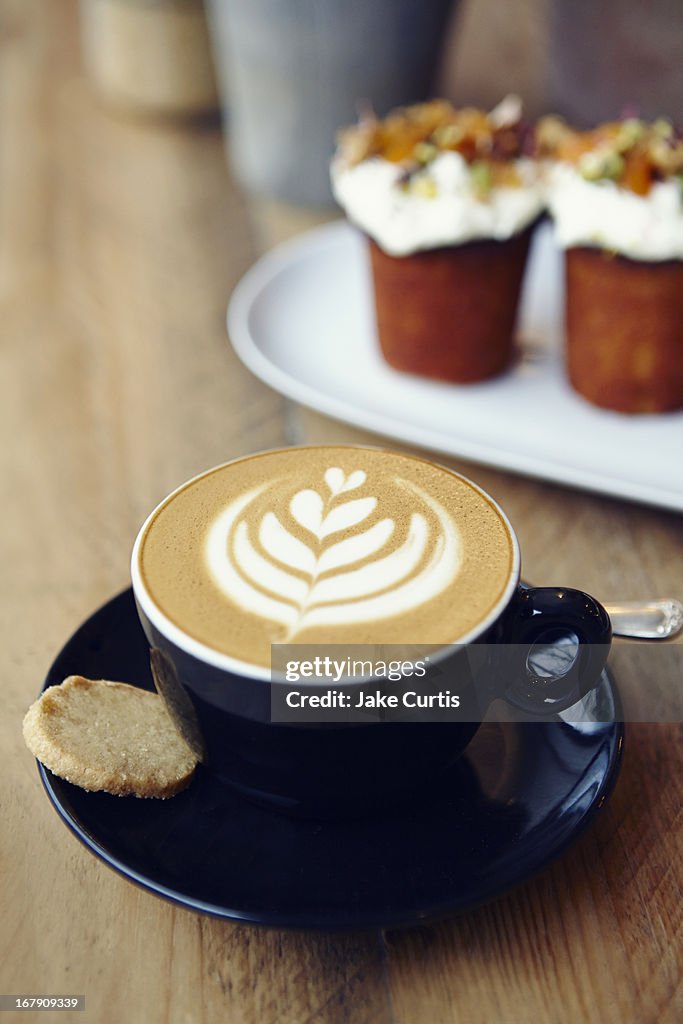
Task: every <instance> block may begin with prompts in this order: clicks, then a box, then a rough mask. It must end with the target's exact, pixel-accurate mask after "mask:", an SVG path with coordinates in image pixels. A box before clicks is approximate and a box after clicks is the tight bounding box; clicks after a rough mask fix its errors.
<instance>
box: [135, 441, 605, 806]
mask: <svg viewBox="0 0 683 1024" xmlns="http://www.w3.org/2000/svg"><path fill="white" fill-rule="evenodd" d="M131 573H132V580H133V590H134V593H135V599H136V603H137V608H138V613H139V616H140V620H141V623H142V626H143V628H144V630H145V633H146V635H147V638H148V641H149V643H150V646H151V647H152V649H153V652H154V658H155V663H156V666H157V671H156V673H155V675H156V677H157V678H158V679H161V680H162V681H163V683H162V685H161V686H160V689H161V691H162V694H163V696H164V697H165V699H166V700H167V703H168V705H169V708H170V710H171V711H172V713H173V714H174V715H175V717H176V720H177V721H179V723H180V725H181V727H182V728H183V730H184V731H185V734H186V736H187V737H188V741H189V742H191V743H192V744H193V745H195V746H196V747H201V749H202V750H203V751H205V754H206V770H208V771H211V772H214V773H216V774H217V775H218V776H219V777H220V778H221V779H223V780H224V781H225V782H226V783H227V784H228V785H230V786H231V787H233V788H234V789H237V790H238V791H239V792H241V793H242V794H244V795H245V796H246V797H248V798H251V799H254V800H257V801H259V802H265V803H267V804H268V805H269V806H271V807H274V808H277V809H280V810H282V811H284V812H288V813H293V814H298V815H307V816H314V817H315V816H320V817H329V816H335V815H337V814H356V813H362V812H365V811H367V810H368V809H371V808H376V807H378V806H383V805H388V804H391V803H395V802H396V801H401V800H404V799H408V798H409V797H410V796H414V795H415V794H416V793H419V792H422V793H427V792H428V791H429V789H430V787H432V786H433V785H435V783H436V781H437V780H438V778H439V777H440V775H441V774H442V773H443V772H444V770H446V769H447V768H448V767H449V766H451V765H452V764H453V763H454V762H455V760H456V759H457V757H458V756H459V755H460V753H461V752H462V751H463V750H464V748H465V747H466V746H467V744H468V743H469V741H470V740H471V739H472V737H473V735H474V733H475V732H476V730H477V728H478V727H479V724H480V722H481V719H482V717H483V715H484V714H485V712H486V709H487V707H488V706H489V705H490V704H491V702H492V701H494V700H495V699H497V698H502V699H503V700H505V701H507V702H508V704H512V705H513V706H514V707H515V708H516V709H517V710H518V711H520V712H522V713H523V714H525V715H531V716H534V717H537V716H548V715H557V713H558V712H560V711H564V710H565V709H567V708H568V707H570V706H571V705H573V704H574V703H576V702H577V701H579V700H580V699H581V697H582V696H583V695H584V694H585V693H586V692H587V691H588V690H589V689H590V688H591V687H594V686H595V685H596V684H597V682H598V680H599V678H600V675H601V673H602V670H603V668H604V665H605V661H606V658H607V653H608V650H609V644H610V639H611V628H610V622H609V617H608V615H607V613H606V612H605V610H604V608H602V606H601V605H600V604H599V603H598V602H597V601H596V600H595V599H594V598H592V597H590V595H588V594H585V593H583V592H582V591H577V590H573V589H568V588H557V587H554V588H547V587H545V588H529V587H525V586H523V585H522V584H521V583H520V552H519V545H518V542H517V539H516V537H515V534H514V531H513V529H512V526H511V525H510V523H509V521H508V519H507V517H506V515H505V513H504V512H503V510H502V509H501V508H500V507H499V506H498V505H497V503H496V502H495V501H494V500H493V499H492V498H491V497H490V496H489V495H488V494H486V493H485V492H484V491H483V490H482V489H481V488H479V487H478V486H477V485H476V484H475V483H473V482H472V481H470V480H468V479H466V478H465V477H463V476H461V475H459V474H457V473H455V472H453V471H451V470H449V469H446V468H444V467H442V466H439V465H436V464H434V463H431V462H428V461H426V460H423V459H419V458H415V457H413V456H408V455H405V454H400V453H396V452H391V451H386V450H383V449H379V448H364V447H357V446H329V445H328V446H311V447H300V448H286V449H281V450H276V451H269V452H261V453H258V454H255V455H252V456H248V457H246V458H240V459H236V460H234V461H232V462H229V463H226V464H224V465H222V466H218V467H216V468H214V469H211V470H208V471H207V472H205V473H202V474H200V475H199V476H197V477H195V478H194V479H192V480H190V481H188V482H187V483H185V484H183V485H182V486H181V487H179V488H178V489H177V490H175V491H173V493H172V494H170V495H169V496H168V497H167V498H166V499H165V500H164V501H162V502H161V504H160V505H159V506H157V508H156V509H154V511H153V512H152V513H151V514H150V516H149V517H148V519H147V520H146V522H145V523H144V524H143V526H142V528H141V530H140V532H139V534H138V537H137V539H136V541H135V545H134V549H133V555H132V563H131ZM568 636H569V637H571V638H573V640H574V641H575V643H576V646H575V653H574V655H573V656H572V658H571V659H570V661H569V663H568V664H566V665H565V667H564V668H563V669H562V670H561V671H560V672H559V673H558V674H556V675H553V674H552V673H550V674H549V673H547V672H539V671H538V670H537V669H535V668H534V667H533V665H534V662H533V659H531V658H530V652H531V651H532V650H533V649H535V648H536V647H538V645H539V644H540V645H545V646H547V645H548V644H550V645H551V646H552V645H553V644H555V643H556V642H560V641H562V639H566V638H567V637H568ZM283 645H284V649H285V650H286V651H288V652H291V651H292V650H294V651H296V650H300V651H302V652H304V653H306V652H309V651H310V650H316V651H323V652H324V651H325V650H327V649H334V650H335V651H338V650H342V651H345V650H353V651H357V650H358V649H359V647H360V648H362V649H363V650H371V649H372V650H380V651H387V650H389V651H392V650H393V649H394V648H395V647H396V648H397V649H398V648H399V647H400V648H401V650H405V649H406V648H410V649H412V650H417V651H418V652H425V651H426V652H428V653H427V654H426V655H425V656H424V658H423V659H422V663H423V665H427V664H428V669H426V670H425V673H423V674H425V675H426V678H425V679H424V680H423V681H421V682H422V684H423V685H422V688H420V687H417V688H416V687H415V680H414V678H413V669H414V664H415V662H414V661H413V662H412V663H410V672H409V671H408V668H407V667H406V666H407V665H408V664H409V663H408V662H406V661H399V662H398V664H399V665H400V666H403V667H402V668H399V670H398V673H397V674H396V675H394V676H393V677H392V686H393V688H394V690H396V688H397V687H398V690H399V691H401V689H403V692H404V694H405V692H410V693H411V694H412V693H417V692H418V690H420V691H421V690H424V687H425V686H426V687H427V688H429V687H430V686H431V687H432V690H433V691H435V690H436V689H437V688H438V691H439V693H441V694H443V693H445V692H448V693H449V694H450V696H449V698H448V699H449V700H451V701H452V700H453V699H454V698H453V695H454V694H455V693H456V691H457V699H458V703H457V705H455V710H453V708H451V709H450V711H451V712H452V713H447V714H445V715H443V714H432V713H429V714H425V713H424V712H423V711H421V710H418V709H417V708H416V699H414V698H411V700H412V705H411V704H410V702H408V703H407V704H404V705H403V706H402V708H401V709H400V711H399V712H398V713H396V714H395V715H393V716H392V715H391V714H385V713H384V712H382V713H380V714H372V713H371V714H367V713H365V708H363V710H359V711H358V712H357V713H355V712H354V710H353V709H355V708H356V707H357V706H358V705H359V704H361V703H362V701H363V699H364V698H362V697H361V696H360V695H361V693H366V692H368V689H370V690H371V691H372V692H374V693H376V694H378V695H380V696H381V695H383V694H385V693H387V692H388V690H389V689H391V687H388V681H387V679H386V678H385V677H384V676H383V675H381V674H378V673H377V672H376V669H375V663H373V662H370V668H369V669H367V670H365V673H364V674H363V673H361V677H360V678H357V677H356V676H355V675H353V674H352V673H351V672H350V671H349V672H347V673H346V674H344V673H343V672H341V673H340V675H339V676H338V677H337V678H336V679H335V680H334V685H330V682H329V680H326V679H325V678H322V679H321V678H315V679H313V680H311V679H309V678H307V679H306V680H305V681H304V682H303V684H302V683H301V682H299V683H298V684H297V693H299V694H301V693H305V694H306V696H307V697H309V696H310V695H311V694H316V693H317V694H318V695H319V694H321V693H334V694H341V697H335V700H342V702H344V701H345V702H346V711H345V713H344V714H342V715H339V714H337V715H335V714H331V715H330V714H329V713H328V714H327V715H325V714H322V712H321V713H320V714H318V713H316V714H314V715H313V716H311V715H310V714H308V715H307V716H306V715H301V716H298V715H297V713H296V712H293V713H292V715H291V716H290V717H289V718H287V719H283V718H282V717H279V716H278V715H274V714H273V709H274V707H276V706H277V707H282V706H283V694H287V695H289V693H290V691H291V689H292V683H291V681H290V680H289V679H288V678H287V677H286V676H285V675H283V673H282V672H281V671H279V669H278V668H274V667H273V666H274V662H273V652H274V651H276V650H280V649H281V648H283ZM323 661H324V659H323ZM347 664H348V666H349V668H350V665H351V660H350V659H349V660H348V662H347ZM354 664H355V663H354ZM473 666H475V667H474V668H473ZM451 680H452V681H453V685H452V687H451V686H446V687H445V688H444V685H445V684H446V683H449V681H451ZM404 684H408V685H409V687H410V689H409V690H406V686H404ZM394 695H395V696H396V700H397V706H398V705H400V704H401V696H400V693H398V694H394ZM274 697H275V700H274ZM382 699H383V698H382ZM287 706H288V707H289V706H290V705H289V703H287ZM411 706H412V708H415V710H414V711H413V710H408V711H407V710H406V708H411ZM198 737H201V740H199V739H198Z"/></svg>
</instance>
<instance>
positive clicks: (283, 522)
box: [133, 445, 518, 674]
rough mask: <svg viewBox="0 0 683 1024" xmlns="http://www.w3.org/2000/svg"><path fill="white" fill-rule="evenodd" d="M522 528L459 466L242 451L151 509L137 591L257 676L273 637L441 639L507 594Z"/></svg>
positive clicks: (300, 451)
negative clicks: (514, 527) (515, 529)
mask: <svg viewBox="0 0 683 1024" xmlns="http://www.w3.org/2000/svg"><path fill="white" fill-rule="evenodd" d="M517 574H518V554H517V549H516V544H515V540H514V535H513V534H512V533H511V531H510V528H509V525H508V524H507V521H506V520H505V518H504V516H503V515H502V513H501V512H500V510H499V509H498V508H497V506H495V504H494V503H493V502H492V501H491V500H490V499H489V498H488V497H487V496H486V495H484V494H482V493H481V492H480V491H478V489H477V488H476V487H475V486H474V485H472V484H471V483H469V481H466V480H465V479H464V478H462V477H460V476H458V475H457V474H455V473H452V472H450V471H449V470H447V469H444V468H443V467H439V466H436V465H433V464H431V463H429V462H425V461H423V460H421V459H416V458H413V457H411V456H407V455H402V454H399V453H394V452H386V451H382V450H381V449H374V448H359V447H355V448H354V447H352V446H344V445H326V446H317V447H316V446H312V447H310V448H286V449H282V450H280V451H274V452H261V453H258V454H257V455H253V456H250V457H248V458H244V459H237V460H235V461H234V462H232V463H227V464H226V465H224V466H218V467H216V469H214V470H210V471H208V472H207V473H204V474H201V476H199V477H196V478H195V479H194V480H191V481H189V482H188V483H187V484H185V485H183V486H182V487H180V488H178V490H177V491H175V492H174V493H173V494H172V495H170V496H169V497H168V498H167V499H166V500H165V501H164V502H162V503H161V505H160V506H159V507H158V508H157V509H155V511H154V512H153V513H152V515H151V516H150V517H149V519H148V521H147V523H146V524H145V526H144V528H143V530H142V531H141V533H140V536H139V538H138V542H137V543H136V550H135V556H134V568H133V579H134V582H135V583H136V588H137V589H136V596H137V597H138V600H139V601H140V602H141V604H143V605H144V607H145V609H146V612H147V613H148V614H149V615H150V618H152V620H153V621H154V622H155V623H156V624H157V625H158V628H159V629H161V630H162V631H164V630H166V631H170V633H171V634H172V635H174V636H175V637H177V638H178V642H180V644H181V646H183V645H187V649H188V650H192V651H197V650H199V651H201V656H202V657H206V658H208V659H209V660H215V659H218V660H219V661H220V660H221V659H222V658H224V657H227V658H228V659H233V660H236V661H237V662H238V663H239V664H240V665H242V666H245V665H247V666H250V672H249V674H250V673H251V668H253V669H254V670H255V671H256V674H258V673H259V672H260V671H261V670H263V671H266V670H267V669H268V668H269V666H270V664H271V645H272V644H274V643H282V642H287V641H291V642H293V643H296V644H379V643H381V644H406V643H409V644H418V645H427V646H430V645H437V646H442V645H444V644H448V643H456V642H460V640H461V639H462V638H463V637H467V636H470V635H472V634H473V633H474V632H475V631H476V630H477V629H478V628H479V627H480V626H482V624H483V623H485V622H486V621H487V620H488V618H489V617H490V616H491V615H492V614H493V613H494V612H495V611H496V609H498V608H499V607H502V605H503V604H504V603H505V601H506V600H508V599H509V596H510V594H511V593H512V590H513V589H514V586H515V583H516V577H517Z"/></svg>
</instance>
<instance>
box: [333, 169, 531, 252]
mask: <svg viewBox="0 0 683 1024" xmlns="http://www.w3.org/2000/svg"><path fill="white" fill-rule="evenodd" d="M513 163H514V167H515V169H516V171H517V174H518V176H519V179H520V181H521V184H520V185H518V186H494V187H493V188H491V189H490V190H488V192H487V194H486V196H485V197H482V196H481V193H480V191H479V190H478V189H477V187H476V180H475V179H474V177H473V174H472V170H471V167H470V166H469V165H468V163H467V162H466V161H465V160H464V159H463V157H462V156H461V155H460V154H459V153H456V152H444V153H441V154H439V155H438V156H437V157H435V159H434V160H432V161H431V162H430V163H429V164H427V165H426V166H425V167H424V169H422V170H420V171H418V172H416V173H415V174H413V175H412V176H411V178H410V180H409V181H408V182H406V180H405V168H403V167H402V166H401V165H400V164H397V163H393V162H390V161H388V160H384V159H383V158H381V157H370V158H368V159H366V160H363V161H361V162H360V163H358V164H356V165H355V166H349V164H348V162H346V161H345V160H343V159H342V158H341V157H337V158H335V160H334V161H333V162H332V168H331V178H332V190H333V192H334V195H335V198H336V200H337V202H338V203H339V204H340V206H341V207H342V208H343V209H344V211H345V212H346V214H347V216H348V218H349V220H351V221H352V222H353V223H354V224H356V225H357V226H358V227H359V228H361V229H362V230H363V231H365V232H366V233H367V234H368V235H370V237H371V238H373V239H374V240H375V242H377V244H378V245H379V246H380V247H381V248H382V249H384V251H385V252H387V253H389V255H391V256H406V255H409V254H410V253H413V252H417V251H419V250H421V249H434V248H438V247H440V246H446V245H460V244H462V243H464V242H469V241H473V240H475V239H482V238H492V239H499V240H502V239H506V238H511V237H512V236H513V235H516V234H518V233H519V232H520V231H523V230H524V229H525V228H526V227H527V226H528V225H529V224H531V223H532V222H533V221H534V220H535V219H536V218H537V217H538V216H539V214H540V213H541V211H542V210H543V208H544V191H543V186H542V184H541V181H540V179H539V176H538V173H537V168H536V165H535V163H534V162H533V161H532V160H528V159H525V158H523V159H519V160H516V161H513Z"/></svg>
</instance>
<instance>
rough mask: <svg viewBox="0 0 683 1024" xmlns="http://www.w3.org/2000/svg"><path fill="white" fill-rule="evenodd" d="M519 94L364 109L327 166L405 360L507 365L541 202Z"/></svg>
mask: <svg viewBox="0 0 683 1024" xmlns="http://www.w3.org/2000/svg"><path fill="white" fill-rule="evenodd" d="M526 137H527V133H526V130H525V128H524V126H523V124H522V118H521V103H520V101H519V100H518V99H517V98H516V97H512V96H510V97H507V98H506V99H505V100H504V101H503V102H502V103H500V104H499V105H498V107H496V108H495V109H494V110H493V111H491V112H490V113H486V112H484V111H481V110H475V109H472V108H463V109H459V110H458V109H455V108H454V107H452V106H451V104H450V103H448V102H446V101H445V100H434V101H431V102H429V103H423V104H418V105H415V106H412V107H407V108H404V109H400V110H396V111H393V112H392V113H391V114H389V115H388V116H387V117H386V118H384V119H383V120H378V119H377V118H375V117H374V116H366V117H364V118H361V120H360V122H359V124H358V125H356V126H354V127H352V128H348V129H346V130H344V131H343V132H342V133H341V134H340V137H339V145H338V149H337V153H336V155H335V158H334V160H333V162H332V169H331V176H332V187H333V191H334V194H335V197H336V199H337V201H338V202H339V204H340V205H341V206H342V208H343V209H344V211H345V212H346V214H347V216H348V218H349V220H351V221H352V222H353V223H354V224H356V225H357V226H358V227H359V228H361V229H362V230H363V231H364V232H365V234H366V235H367V236H368V240H369V249H370V260H371V266H372V274H373V283H374V290H375V306H376V316H377V330H378V336H379V341H380V346H381V349H382V352H383V354H384V357H385V359H386V360H387V362H389V363H390V364H391V365H392V366H394V367H395V368H397V369H399V370H404V371H408V372H411V373H416V374H421V375H424V376H428V377H436V378H439V379H442V380H448V381H456V382H470V381H478V380H484V379H486V378H488V377H492V376H495V375H496V374H498V373H500V372H501V371H503V370H504V369H506V367H507V366H508V365H509V364H510V362H511V359H512V355H513V332H514V326H515V320H516V313H517V306H518V301H519V293H520V287H521V282H522V277H523V273H524V266H525V262H526V256H527V252H528V247H529V241H530V238H531V232H532V228H533V226H534V225H535V223H536V221H537V220H538V218H539V216H540V214H541V212H542V210H543V190H542V187H541V183H540V180H539V174H538V168H537V164H536V162H535V161H534V160H532V159H530V158H529V157H528V156H527V155H526V154H525V143H526Z"/></svg>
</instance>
